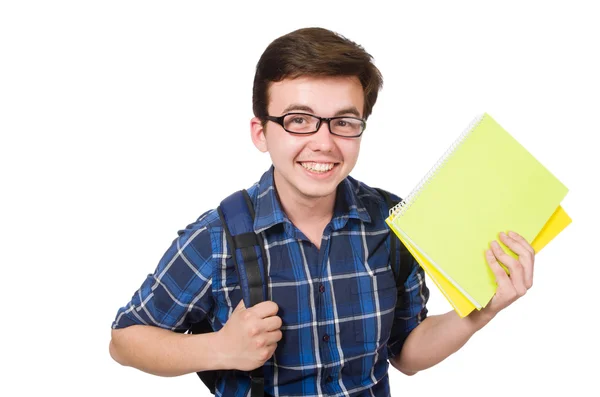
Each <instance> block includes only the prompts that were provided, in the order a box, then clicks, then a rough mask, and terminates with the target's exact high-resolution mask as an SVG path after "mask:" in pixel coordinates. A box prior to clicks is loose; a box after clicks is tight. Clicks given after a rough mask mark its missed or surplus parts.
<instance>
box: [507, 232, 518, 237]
mask: <svg viewBox="0 0 600 397" xmlns="http://www.w3.org/2000/svg"><path fill="white" fill-rule="evenodd" d="M508 235H509V236H510V237H516V236H517V233H515V232H512V231H510V232H508Z"/></svg>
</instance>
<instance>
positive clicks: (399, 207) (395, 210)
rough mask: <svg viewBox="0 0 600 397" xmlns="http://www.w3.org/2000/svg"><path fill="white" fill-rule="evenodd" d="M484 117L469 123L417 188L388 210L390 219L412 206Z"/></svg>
mask: <svg viewBox="0 0 600 397" xmlns="http://www.w3.org/2000/svg"><path fill="white" fill-rule="evenodd" d="M484 117H485V113H484V114H481V115H479V116H477V117H475V119H474V120H473V121H471V123H470V124H469V126H468V127H467V128H466V129H465V130H464V131H463V133H462V134H461V135H460V136H459V137H458V138H457V139H456V140H455V141H454V143H453V144H452V145H451V146H450V147H449V148H448V150H446V152H445V153H444V154H443V155H442V157H441V158H440V159H439V160H438V161H437V163H435V165H434V166H433V167H432V168H431V169H430V170H429V172H428V173H427V174H426V175H425V176H424V177H423V179H421V181H420V182H419V183H418V184H417V186H416V187H415V188H414V189H413V190H412V192H410V194H409V195H408V196H407V197H406V198H405V199H404V200H402V201H401V202H400V203H398V204H396V205H395V206H394V207H392V208H391V209H390V211H389V212H390V217H391V218H392V220H393V219H395V218H397V217H399V216H402V214H404V213H405V212H406V211H407V210H408V209H409V208H410V206H411V205H412V203H413V202H414V201H415V200H416V199H417V197H419V194H420V193H421V191H422V190H423V188H424V187H425V185H426V184H427V183H429V182H430V181H431V179H432V178H433V177H434V175H435V174H436V172H437V171H438V170H439V169H440V168H441V167H442V165H444V164H445V163H446V161H448V158H450V156H451V155H452V154H453V153H454V151H455V150H456V148H457V147H458V146H459V145H460V144H461V143H462V142H463V141H464V140H465V138H466V137H467V136H468V135H469V133H470V132H471V131H473V130H474V129H475V127H477V126H478V125H479V123H481V120H483V118H484Z"/></svg>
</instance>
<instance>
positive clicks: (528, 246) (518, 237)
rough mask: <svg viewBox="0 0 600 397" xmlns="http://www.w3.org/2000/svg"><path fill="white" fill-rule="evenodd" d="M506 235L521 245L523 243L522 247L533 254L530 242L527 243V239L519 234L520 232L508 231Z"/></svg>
mask: <svg viewBox="0 0 600 397" xmlns="http://www.w3.org/2000/svg"><path fill="white" fill-rule="evenodd" d="M508 237H510V238H512V239H513V240H515V241H518V242H519V243H520V244H521V245H523V247H525V249H527V251H529V253H531V254H532V255H535V250H534V249H533V247H532V246H531V244H529V243H528V242H527V240H525V238H524V237H523V236H521V235H520V234H518V233H515V232H513V231H509V232H508Z"/></svg>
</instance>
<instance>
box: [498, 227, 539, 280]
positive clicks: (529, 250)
mask: <svg viewBox="0 0 600 397" xmlns="http://www.w3.org/2000/svg"><path fill="white" fill-rule="evenodd" d="M511 234H512V235H513V236H517V237H516V238H515V237H511V236H510V235H511ZM500 239H501V240H502V242H503V243H504V244H505V245H506V246H507V247H508V248H510V249H511V250H512V251H513V252H514V253H516V254H518V255H519V262H520V263H521V265H522V266H523V272H524V277H525V286H526V287H527V289H529V288H531V286H532V285H533V264H534V261H535V250H534V249H533V247H532V246H531V245H529V243H527V240H525V239H524V238H523V237H521V236H519V235H518V234H516V233H514V232H508V235H506V234H504V233H500Z"/></svg>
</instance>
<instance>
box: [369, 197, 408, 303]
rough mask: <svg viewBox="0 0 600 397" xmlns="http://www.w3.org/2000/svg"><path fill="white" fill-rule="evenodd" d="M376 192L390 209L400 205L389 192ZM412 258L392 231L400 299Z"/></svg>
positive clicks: (391, 246)
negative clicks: (398, 254)
mask: <svg viewBox="0 0 600 397" xmlns="http://www.w3.org/2000/svg"><path fill="white" fill-rule="evenodd" d="M375 190H377V191H378V192H379V194H380V195H382V196H383V198H384V199H385V202H386V203H387V205H388V209H391V208H392V207H394V206H395V205H397V204H398V203H399V202H398V201H395V200H392V196H391V194H390V193H389V192H387V191H385V190H383V189H380V188H375ZM398 248H400V264H399V268H398V271H397V272H396V263H397V259H398V258H396V254H397V253H398ZM411 258H412V256H411V254H410V252H408V249H407V248H406V247H405V246H404V244H402V242H401V241H400V240H399V239H398V237H397V236H396V235H395V234H394V233H393V232H391V231H390V264H391V267H392V271H393V272H394V277H395V278H396V287H397V288H398V298H400V297H401V296H402V295H403V293H404V283H405V282H406V279H407V278H408V275H409V273H410V266H409V264H410V263H411V261H410V259H411Z"/></svg>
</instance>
